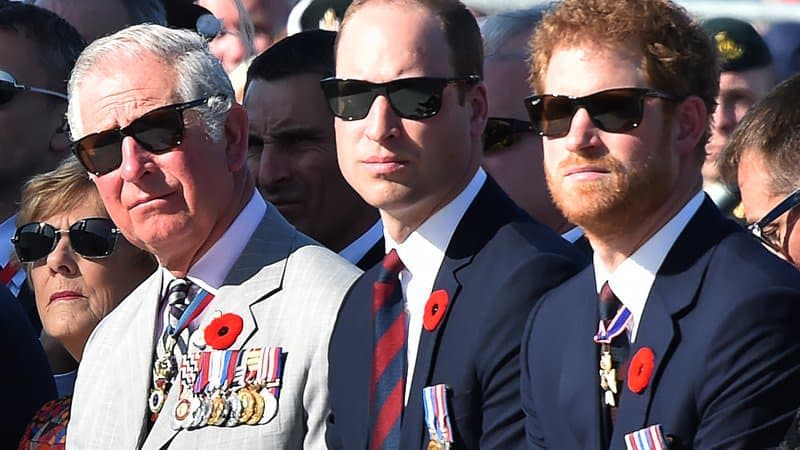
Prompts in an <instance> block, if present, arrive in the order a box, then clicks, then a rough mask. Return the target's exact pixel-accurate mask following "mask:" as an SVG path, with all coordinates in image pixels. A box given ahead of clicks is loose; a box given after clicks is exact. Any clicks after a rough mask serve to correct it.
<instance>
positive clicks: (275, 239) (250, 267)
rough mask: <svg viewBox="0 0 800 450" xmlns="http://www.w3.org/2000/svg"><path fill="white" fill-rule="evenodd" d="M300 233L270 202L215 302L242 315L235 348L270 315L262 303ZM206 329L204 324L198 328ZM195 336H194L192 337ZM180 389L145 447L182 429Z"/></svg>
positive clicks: (279, 278) (174, 389) (173, 390)
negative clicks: (176, 418) (176, 423)
mask: <svg viewBox="0 0 800 450" xmlns="http://www.w3.org/2000/svg"><path fill="white" fill-rule="evenodd" d="M297 236H299V235H298V234H297V232H296V231H295V229H294V228H293V227H292V226H291V225H289V223H288V222H286V220H285V219H283V217H281V216H280V215H279V214H278V213H277V212H276V211H275V209H274V207H272V206H270V205H268V206H267V212H266V213H265V215H264V218H263V219H262V220H261V223H259V225H258V227H257V228H256V230H255V232H254V233H253V235H252V236H251V237H250V240H249V241H248V242H247V245H246V246H245V248H244V251H242V254H241V255H240V256H239V258H238V259H237V260H236V263H234V265H233V268H231V272H230V273H229V274H228V276H227V277H226V279H225V283H224V284H223V285H222V286H221V287H220V289H219V291H218V292H217V299H215V300H214V301H213V302H212V304H211V307H212V308H213V309H215V310H219V311H220V312H222V313H233V314H236V315H238V316H239V317H241V318H242V322H243V326H242V332H241V333H240V334H239V337H237V338H236V341H234V343H233V344H232V345H231V347H230V348H231V349H242V348H244V345H245V344H246V343H247V341H248V340H250V338H251V337H252V336H253V334H255V332H256V331H257V330H258V322H257V320H256V317H266V315H262V314H260V313H259V308H260V305H264V306H263V307H266V303H265V302H262V300H264V299H266V298H267V297H269V296H270V295H272V294H274V293H275V292H277V291H279V290H280V287H281V282H282V280H283V272H284V270H285V268H286V260H287V258H288V255H289V253H290V252H291V249H292V248H293V247H294V246H295V245H296V244H297V242H295V241H296V237H297ZM151 329H152V328H151ZM202 332H203V329H202V328H198V329H197V330H195V331H194V333H202ZM194 339H195V338H194V336H193V337H192V338H190V341H192V340H194ZM208 350H211V349H210V348H208ZM178 393H179V390H178V383H173V385H172V387H171V388H170V392H169V395H168V396H167V402H166V403H165V405H164V409H163V410H162V415H163V414H166V415H167V417H164V419H166V420H158V421H157V422H156V423H155V424H154V426H153V429H152V430H151V432H150V435H149V436H148V437H147V442H146V445H145V448H162V447H163V446H164V445H166V444H167V443H168V442H169V441H171V440H172V439H173V437H174V436H175V435H176V434H177V433H178V432H179V431H176V430H174V429H173V428H172V411H173V409H174V408H175V403H176V402H177V398H178Z"/></svg>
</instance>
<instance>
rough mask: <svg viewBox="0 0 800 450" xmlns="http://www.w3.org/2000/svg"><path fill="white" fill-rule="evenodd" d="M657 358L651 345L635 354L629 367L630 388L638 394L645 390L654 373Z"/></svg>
mask: <svg viewBox="0 0 800 450" xmlns="http://www.w3.org/2000/svg"><path fill="white" fill-rule="evenodd" d="M655 359H656V358H655V355H654V354H653V351H652V350H650V348H649V347H642V348H640V349H639V351H638V352H636V354H635V355H633V358H631V364H630V366H629V367H628V389H630V390H631V391H632V392H634V393H636V394H638V393H640V392H642V391H643V390H645V388H646V387H647V385H648V384H650V377H651V376H652V375H653V368H654V367H655Z"/></svg>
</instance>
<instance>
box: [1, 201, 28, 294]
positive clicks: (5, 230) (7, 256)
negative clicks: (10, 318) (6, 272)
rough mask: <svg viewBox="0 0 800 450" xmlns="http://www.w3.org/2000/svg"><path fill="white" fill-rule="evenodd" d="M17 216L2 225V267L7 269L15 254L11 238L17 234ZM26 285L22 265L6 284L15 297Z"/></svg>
mask: <svg viewBox="0 0 800 450" xmlns="http://www.w3.org/2000/svg"><path fill="white" fill-rule="evenodd" d="M16 220H17V215H16V214H14V215H13V216H11V217H9V218H8V219H6V220H5V222H3V223H2V224H0V266H2V267H5V266H6V264H8V263H9V262H10V261H11V255H13V254H14V246H13V245H12V244H11V237H12V236H14V233H16V232H17V225H16ZM23 283H25V271H24V270H23V269H22V265H20V268H19V270H17V273H16V274H14V276H13V277H12V278H11V280H10V281H9V282H8V284H6V287H8V290H9V291H11V293H12V294H14V297H16V296H17V295H19V290H20V289H21V288H22V284H23Z"/></svg>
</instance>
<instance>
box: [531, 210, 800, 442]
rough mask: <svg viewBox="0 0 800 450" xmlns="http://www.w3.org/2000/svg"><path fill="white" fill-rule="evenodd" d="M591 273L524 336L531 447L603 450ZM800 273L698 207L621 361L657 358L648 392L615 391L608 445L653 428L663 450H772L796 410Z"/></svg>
mask: <svg viewBox="0 0 800 450" xmlns="http://www.w3.org/2000/svg"><path fill="white" fill-rule="evenodd" d="M598 320H599V315H598V306H597V291H596V283H595V277H594V271H593V267H591V266H590V267H588V268H587V269H585V270H584V271H583V272H581V273H580V274H578V275H577V276H576V277H574V278H572V279H571V280H569V281H568V282H566V283H564V284H563V285H562V286H560V287H558V288H557V289H554V290H553V291H552V292H550V293H549V294H548V295H547V296H545V298H544V299H542V301H541V302H539V303H538V304H537V306H536V307H535V308H534V310H533V311H532V312H531V316H530V318H529V321H528V325H527V327H526V330H525V334H524V336H523V353H522V358H523V360H524V363H523V367H522V401H523V407H524V409H525V413H526V423H525V425H526V427H525V428H526V434H527V441H528V444H529V445H528V448H530V449H550V450H554V449H564V450H573V449H582V450H600V449H601V448H603V444H602V442H603V440H604V438H603V437H602V431H601V428H600V384H599V375H598V371H599V367H598V345H597V344H595V343H594V342H593V341H592V335H593V334H594V333H595V332H596V331H597V324H598ZM798 323H800V272H798V271H797V270H796V269H795V268H794V267H792V266H790V265H789V264H787V263H785V262H783V261H781V260H779V259H778V258H776V257H775V256H773V255H770V254H769V253H768V252H767V251H766V250H764V249H763V248H762V247H761V245H760V244H758V243H757V242H756V241H755V240H754V239H753V238H752V237H750V236H748V235H747V234H746V233H745V232H744V231H743V230H742V228H741V227H739V226H738V225H736V224H734V223H733V222H731V221H729V220H727V219H724V218H723V216H722V215H721V214H720V213H719V211H718V210H717V209H716V207H714V205H713V203H711V201H710V200H709V199H706V200H705V201H704V203H703V204H702V205H701V207H700V209H699V210H698V212H697V213H696V214H695V216H694V217H693V218H692V219H691V220H690V222H689V223H688V225H687V227H686V228H685V229H684V230H683V232H682V233H681V234H680V236H679V237H678V239H677V241H676V242H675V244H674V245H673V247H672V249H671V250H670V251H669V253H668V254H667V257H666V259H665V260H664V263H663V264H662V266H661V268H660V270H659V271H658V274H657V276H656V279H655V282H654V284H653V287H652V289H651V291H650V295H649V297H648V298H647V303H646V305H645V309H644V312H643V314H642V318H641V323H640V324H639V327H638V331H637V337H636V341H635V342H634V343H633V344H632V346H631V349H630V355H634V354H635V353H636V352H637V351H638V350H639V349H641V348H642V347H648V348H650V349H651V350H652V351H653V353H654V355H655V367H654V370H653V372H652V377H651V378H650V381H649V383H648V385H647V387H646V388H645V389H644V390H643V391H642V392H640V393H639V394H635V393H634V392H633V391H631V390H630V389H629V388H628V387H627V385H625V386H624V387H623V388H622V394H621V399H620V406H619V409H618V410H617V418H616V425H615V427H614V431H613V434H612V436H611V441H610V442H611V446H610V448H612V449H625V444H624V441H623V438H624V435H625V434H627V433H630V432H633V431H636V430H639V429H641V428H643V427H646V426H649V425H655V424H661V425H662V427H663V430H664V433H665V434H667V435H672V440H673V445H672V447H670V448H684V449H711V448H714V449H763V448H765V447H768V446H772V445H775V444H776V443H777V442H778V441H779V440H780V439H781V437H782V436H783V433H784V432H785V431H786V429H787V428H788V426H789V423H790V421H791V419H792V416H793V414H794V412H795V411H796V410H797V407H798V404H800V326H798Z"/></svg>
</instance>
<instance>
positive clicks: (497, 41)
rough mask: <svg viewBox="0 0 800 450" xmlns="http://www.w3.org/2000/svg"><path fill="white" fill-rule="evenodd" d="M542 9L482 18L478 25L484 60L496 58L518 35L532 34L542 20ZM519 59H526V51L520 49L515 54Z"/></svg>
mask: <svg viewBox="0 0 800 450" xmlns="http://www.w3.org/2000/svg"><path fill="white" fill-rule="evenodd" d="M543 12H544V8H543V7H541V6H538V7H534V8H528V9H519V10H515V11H508V12H503V13H499V14H495V15H491V16H486V17H483V18H481V19H480V20H479V22H478V25H479V26H480V29H481V35H482V36H483V55H484V58H488V57H490V56H496V55H497V54H498V52H499V50H500V48H501V47H503V45H505V43H506V42H508V41H509V40H510V39H511V38H513V37H515V36H517V35H518V34H520V33H527V34H528V35H530V34H532V33H533V29H534V28H535V27H536V24H537V23H539V20H541V18H542V14H543ZM516 53H519V56H520V57H523V58H527V56H528V49H527V48H521V49H518V50H517V51H516V52H515V55H516Z"/></svg>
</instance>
